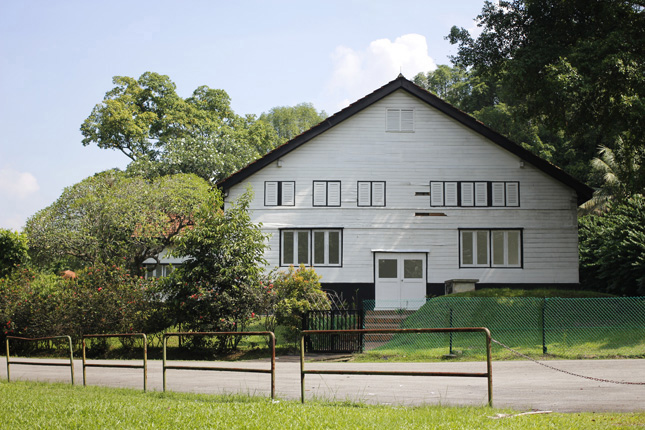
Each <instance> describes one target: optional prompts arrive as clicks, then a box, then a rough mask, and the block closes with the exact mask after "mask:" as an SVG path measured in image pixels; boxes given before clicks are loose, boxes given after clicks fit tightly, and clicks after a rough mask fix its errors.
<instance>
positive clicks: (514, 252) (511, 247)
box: [506, 231, 520, 266]
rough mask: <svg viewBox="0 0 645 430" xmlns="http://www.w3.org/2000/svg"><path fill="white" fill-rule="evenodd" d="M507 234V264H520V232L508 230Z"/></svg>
mask: <svg viewBox="0 0 645 430" xmlns="http://www.w3.org/2000/svg"><path fill="white" fill-rule="evenodd" d="M506 234H507V235H508V265H509V266H519V265H520V232H519V231H509V232H507V233H506Z"/></svg>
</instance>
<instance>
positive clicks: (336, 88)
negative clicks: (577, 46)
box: [0, 0, 484, 229]
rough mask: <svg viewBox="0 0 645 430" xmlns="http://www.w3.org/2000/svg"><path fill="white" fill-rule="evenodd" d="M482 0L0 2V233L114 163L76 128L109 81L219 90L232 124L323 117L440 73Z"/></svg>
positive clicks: (113, 155) (182, 90)
mask: <svg viewBox="0 0 645 430" xmlns="http://www.w3.org/2000/svg"><path fill="white" fill-rule="evenodd" d="M483 3H484V0H459V1H452V2H450V1H440V0H425V1H413V0H409V1H408V0H398V1H381V0H369V1H367V0H356V1H354V0H345V1H336V0H324V1H305V0H300V1H287V0H284V1H281V0H276V1H261V0H248V1H244V0H239V1H232V0H227V1H215V0H213V1H205V0H204V1H193V0H185V1H181V2H179V1H164V0H158V1H147V0H142V1H121V0H116V1H87V0H83V1H65V0H59V1H51V0H47V1H45V0H31V1H30V0H25V1H20V0H0V228H9V229H20V228H21V227H22V226H23V225H24V223H25V220H26V219H27V218H28V217H29V216H31V215H33V214H34V213H36V212H37V211H38V210H40V209H43V208H45V207H47V206H48V205H50V204H51V203H53V202H54V201H55V200H56V199H57V198H58V197H59V196H60V194H61V193H62V191H63V189H64V188H65V187H68V186H70V185H73V184H75V183H77V182H79V181H81V180H82V179H84V178H86V177H88V176H90V175H92V174H94V173H96V172H100V171H103V170H106V169H110V168H113V167H118V168H125V167H126V165H127V162H128V159H127V158H126V157H125V156H124V155H122V154H120V153H117V152H114V151H109V150H101V149H98V148H96V147H83V146H82V144H81V139H82V136H81V133H80V131H79V127H80V125H81V123H82V122H83V120H84V119H85V118H87V116H88V115H89V114H90V112H91V110H92V108H93V107H94V105H96V104H97V103H100V102H101V101H102V100H103V96H104V95H105V93H106V92H107V91H108V90H110V89H111V88H112V87H113V85H112V77H113V76H117V75H118V76H131V77H135V78H138V77H139V76H140V75H141V74H143V73H144V72H146V71H153V72H157V73H161V74H164V75H168V76H169V77H170V78H171V79H172V81H173V82H175V84H176V85H177V92H178V94H179V95H181V96H182V97H188V96H189V95H190V94H191V93H192V91H193V90H194V89H195V88H197V87H198V86H200V85H207V86H209V87H211V88H220V89H224V90H225V91H226V92H227V93H228V94H229V96H230V97H231V99H232V107H233V109H234V110H235V112H236V113H237V114H240V115H243V114H258V115H259V114H261V113H262V112H266V111H268V110H269V109H271V108H272V107H274V106H293V105H295V104H298V103H302V102H310V103H313V104H314V106H315V107H316V108H317V109H319V110H320V109H324V110H325V111H326V112H327V113H328V114H333V113H334V112H336V111H338V110H339V109H341V108H343V107H344V106H346V105H347V104H348V103H350V102H353V101H355V100H356V99H358V98H360V97H363V96H364V95H366V94H367V93H369V92H371V91H373V90H374V89H376V88H377V87H379V86H381V85H383V84H385V83H386V82H388V81H390V80H392V79H394V78H395V77H396V75H397V74H398V73H399V71H401V72H403V74H404V75H405V76H406V77H408V78H410V79H411V78H412V77H414V75H415V74H416V73H418V72H420V71H428V70H432V69H434V68H435V67H436V65H437V64H448V63H449V60H448V56H449V55H453V54H455V52H456V48H455V47H453V46H451V45H450V44H449V43H448V42H447V41H446V40H445V39H444V37H445V36H446V35H447V34H448V32H449V31H450V28H451V27H452V26H453V25H457V26H460V27H465V28H468V29H470V30H471V31H476V26H475V22H474V20H473V19H474V18H475V17H476V16H477V15H478V14H479V12H480V11H481V8H482V6H483Z"/></svg>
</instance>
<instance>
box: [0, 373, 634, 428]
mask: <svg viewBox="0 0 645 430" xmlns="http://www.w3.org/2000/svg"><path fill="white" fill-rule="evenodd" d="M498 413H506V414H512V413H514V411H511V410H499V409H490V408H486V407H479V408H472V407H468V408H466V407H464V408H459V407H441V406H424V407H401V406H399V407H392V406H368V405H364V404H355V403H350V402H336V403H329V402H321V401H315V402H310V403H306V404H304V405H303V404H300V403H299V402H296V401H284V400H280V401H276V402H272V401H271V400H270V399H264V398H256V397H248V396H240V395H235V396H230V395H229V396H211V395H198V394H181V393H159V392H151V393H144V392H142V391H136V390H128V389H114V388H103V387H78V386H75V387H72V386H70V385H64V384H46V383H34V382H12V383H7V382H0V428H2V429H12V430H14V429H69V428H74V429H116V428H119V429H151V428H159V429H166V428H168V429H197V428H199V429H201V428H213V429H267V430H270V429H324V428H328V429H344V428H347V429H399V428H402V429H427V428H434V429H479V428H487V429H509V428H510V429H542V428H558V429H573V428H576V429H577V428H585V429H588V428H591V429H616V428H642V427H644V426H645V413H643V412H640V413H575V414H543V415H527V416H518V417H511V418H504V419H491V418H490V417H493V416H495V415H496V414H498Z"/></svg>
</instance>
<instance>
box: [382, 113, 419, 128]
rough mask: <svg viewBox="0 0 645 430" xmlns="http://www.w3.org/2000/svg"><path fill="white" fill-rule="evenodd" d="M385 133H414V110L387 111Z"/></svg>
mask: <svg viewBox="0 0 645 430" xmlns="http://www.w3.org/2000/svg"><path fill="white" fill-rule="evenodd" d="M385 131H388V132H402V133H412V132H414V109H393V108H390V109H387V111H386V119H385Z"/></svg>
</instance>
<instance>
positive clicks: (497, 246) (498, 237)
mask: <svg viewBox="0 0 645 430" xmlns="http://www.w3.org/2000/svg"><path fill="white" fill-rule="evenodd" d="M493 264H494V265H496V266H503V265H504V232H503V231H494V232H493Z"/></svg>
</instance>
